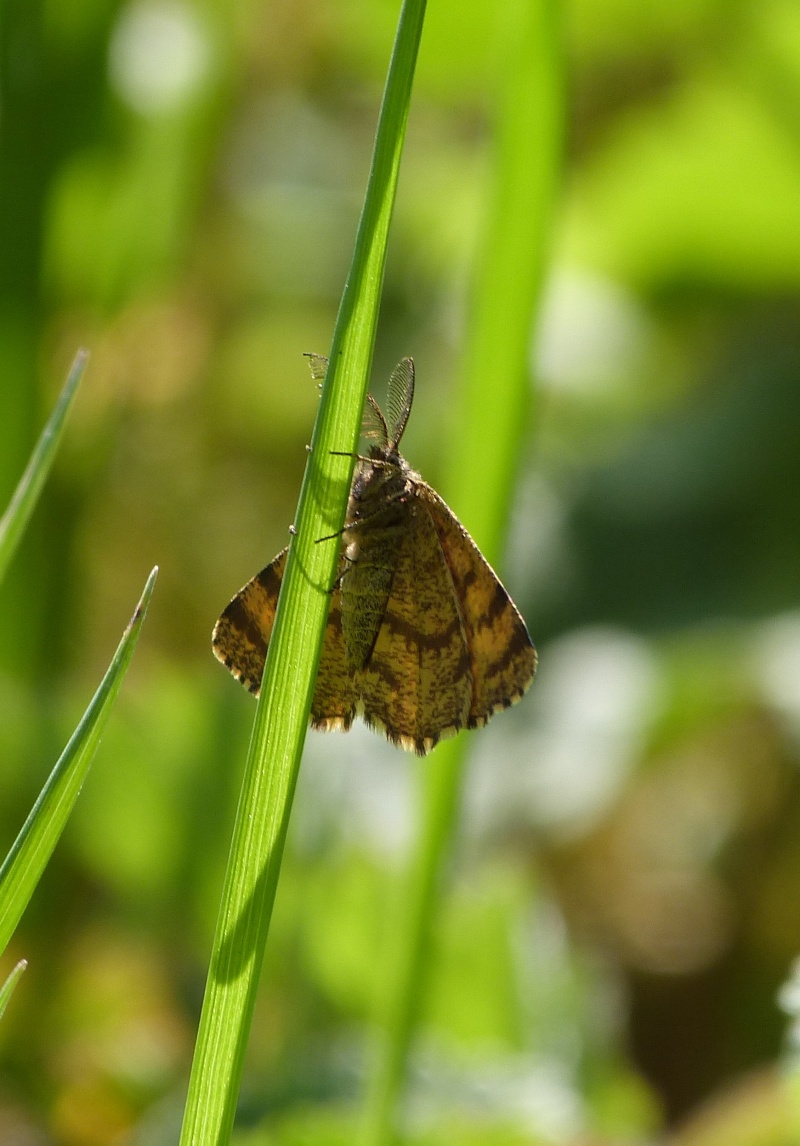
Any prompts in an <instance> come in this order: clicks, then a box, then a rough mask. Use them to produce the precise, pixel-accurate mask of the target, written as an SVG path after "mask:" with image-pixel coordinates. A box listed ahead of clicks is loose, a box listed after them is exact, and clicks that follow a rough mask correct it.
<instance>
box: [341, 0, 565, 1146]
mask: <svg viewBox="0 0 800 1146" xmlns="http://www.w3.org/2000/svg"><path fill="white" fill-rule="evenodd" d="M505 11H506V13H507V19H508V26H507V28H506V29H505V32H506V45H507V48H506V53H505V56H504V58H503V60H502V67H503V76H504V85H503V90H502V92H501V96H500V105H499V110H498V119H497V131H496V145H495V156H494V165H493V172H492V185H491V189H490V193H489V201H488V211H487V217H486V224H485V232H484V237H483V249H482V256H481V258H480V260H479V263H478V267H477V273H476V279H475V287H474V290H473V299H472V309H471V314H470V321H469V323H468V329H469V331H470V336H469V341H468V345H467V349H466V354H465V368H464V379H463V387H462V390H461V392H460V395H459V398H458V400H457V406H456V408H455V410H454V432H453V436H452V438H451V441H450V451H449V464H448V466H447V468H446V474H445V483H444V485H443V490H444V493H445V496H446V498H447V501H448V502H449V504H450V505H452V507H453V509H454V510H455V512H456V513H457V514H458V516H459V518H460V519H461V520H462V521H463V522H464V524H465V525H466V527H467V528H468V529H469V531H470V532H471V533H472V535H473V537H474V538H475V539H476V541H477V542H478V544H479V545H480V546H481V548H482V549H483V551H484V553H485V554H486V556H487V558H488V559H489V561H490V562H491V563H492V564H495V565H496V564H497V563H498V559H499V557H500V556H501V554H502V544H503V539H504V536H505V530H506V523H507V520H508V515H509V509H510V505H511V498H512V495H513V490H514V484H515V480H516V476H517V471H518V467H519V459H520V455H521V451H522V446H523V442H524V438H525V435H526V433H527V432H528V425H529V417H528V411H529V405H530V381H529V362H530V345H531V332H532V330H533V326H534V320H535V315H536V310H537V306H538V301H539V296H540V292H541V286H542V281H543V278H544V274H545V269H546V267H547V262H548V253H549V245H550V237H551V232H552V217H553V212H554V205H555V202H556V198H557V193H558V187H559V181H560V172H561V158H562V148H563V131H564V98H563V76H562V70H563V60H562V52H561V42H560V28H559V19H558V16H559V4H558V2H557V0H543V2H542V3H537V4H531V3H529V2H528V0H513V2H512V3H510V4H509V6H508V8H507V9H505ZM465 459H469V464H465ZM468 743H469V741H468V739H467V738H466V737H464V736H460V737H459V738H458V739H456V740H448V741H445V742H444V743H443V744H440V745H439V746H438V748H436V750H435V751H434V752H433V753H432V755H431V757H429V758H428V760H427V761H426V764H425V771H424V783H425V802H424V812H423V822H422V825H421V827H420V833H419V839H418V843H417V847H416V852H415V855H414V856H413V858H412V861H411V866H410V870H409V874H408V882H407V887H406V892H405V899H404V902H403V905H402V906H401V908H400V910H399V912H398V927H397V936H396V939H395V941H394V943H392V944H391V945H390V946H391V949H392V950H394V951H395V952H396V955H395V965H394V967H393V968H391V969H390V982H389V994H388V1004H387V1010H386V1015H385V1032H384V1035H383V1038H382V1043H381V1046H380V1048H379V1054H378V1060H377V1066H376V1070H375V1073H374V1076H373V1079H372V1082H371V1087H370V1092H369V1095H368V1099H367V1106H366V1115H365V1122H364V1129H363V1137H362V1139H361V1141H362V1142H363V1144H364V1146H386V1144H388V1143H390V1142H392V1141H393V1140H394V1138H395V1136H396V1133H397V1108H398V1102H399V1097H400V1093H401V1090H402V1086H403V1082H404V1078H405V1069H406V1062H407V1059H408V1054H409V1050H410V1047H411V1042H412V1038H413V1032H414V1027H415V1024H416V1022H417V1019H418V1016H419V1010H420V1005H421V1000H422V997H423V993H424V989H425V986H426V970H427V968H428V967H429V966H430V964H431V961H432V959H431V942H432V935H431V933H432V928H433V920H434V918H435V916H436V910H437V907H438V903H439V896H440V890H441V883H442V873H443V868H444V864H445V860H446V858H447V856H448V853H449V849H450V843H451V840H452V837H453V833H454V830H455V825H456V821H457V817H458V811H459V807H460V797H461V789H462V776H463V769H464V759H465V754H466V749H467V747H468Z"/></svg>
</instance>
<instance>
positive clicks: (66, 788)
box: [0, 568, 158, 954]
mask: <svg viewBox="0 0 800 1146" xmlns="http://www.w3.org/2000/svg"><path fill="white" fill-rule="evenodd" d="M157 572H158V570H157V568H156V569H154V570H153V572H152V573H151V574H150V576H149V577H148V579H147V584H146V585H145V587H144V592H143V593H142V596H141V599H140V601H139V604H138V605H137V606H136V610H135V612H134V614H133V617H132V618H131V621H130V624H129V625H128V627H127V629H126V630H125V633H124V634H123V637H122V640H121V641H120V643H119V647H118V648H117V651H116V653H115V654H114V659H113V660H112V661H111V664H110V665H109V667H108V670H107V672H106V674H105V676H104V677H103V679H102V681H101V683H100V687H99V688H98V690H97V692H96V693H95V694H94V696H93V697H92V700H91V702H90V704H89V707H88V708H87V709H86V712H85V713H84V715H83V717H82V718H81V721H80V723H79V724H78V727H77V728H76V729H75V732H74V733H73V734H72V737H71V738H70V741H69V743H68V744H67V746H66V748H65V749H64V751H63V752H62V754H61V756H60V758H59V760H58V763H57V764H56V766H55V768H54V769H53V771H52V772H51V773H50V775H49V777H48V779H47V782H46V783H45V786H44V787H43V788H42V791H41V792H40V793H39V797H38V799H37V801H36V803H35V804H34V806H33V808H32V809H31V812H30V815H29V816H28V818H27V820H26V821H25V823H24V825H23V827H22V830H21V831H20V833H19V835H18V836H17V838H16V840H15V841H14V844H13V846H12V848H11V851H10V852H9V853H8V855H7V856H6V859H5V861H4V863H3V866H2V867H0V954H2V952H3V951H4V950H5V948H6V946H7V944H8V941H9V939H10V938H11V936H12V935H13V934H14V930H15V928H16V926H17V924H18V922H19V920H20V917H21V915H22V913H23V911H24V910H25V908H26V906H27V904H28V901H29V899H30V898H31V896H32V895H33V892H34V889H35V888H36V885H37V883H38V882H39V879H40V877H41V875H42V872H43V871H44V869H45V866H46V864H47V861H48V860H49V858H50V855H51V854H52V851H53V848H54V847H55V846H56V843H57V842H58V839H59V837H60V835H61V833H62V831H63V830H64V826H65V824H66V822H67V818H68V816H69V814H70V812H71V811H72V807H73V805H74V803H75V800H76V799H77V797H78V793H79V792H80V790H81V786H82V784H83V782H84V780H85V779H86V774H87V772H88V771H89V765H90V764H91V762H92V757H93V756H94V753H95V750H96V748H97V745H98V744H99V742H100V737H101V735H102V733H103V729H104V728H105V725H106V721H107V719H108V715H109V713H110V711H111V707H112V705H113V703H114V700H115V698H116V695H117V693H118V692H119V689H120V685H121V684H122V680H123V678H124V676H125V673H126V671H127V668H128V665H129V664H130V660H131V657H132V656H133V650H134V649H135V648H136V642H137V641H138V639H139V633H140V631H141V627H142V622H143V620H144V617H145V613H146V612H147V605H148V603H149V601H150V597H151V595H152V592H153V586H154V585H155V580H156V573H157Z"/></svg>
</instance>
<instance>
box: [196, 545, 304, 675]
mask: <svg viewBox="0 0 800 1146" xmlns="http://www.w3.org/2000/svg"><path fill="white" fill-rule="evenodd" d="M288 552H289V550H288V549H282V550H281V551H280V553H279V554H278V556H277V557H276V558H275V559H274V561H271V562H270V564H269V565H267V567H266V568H265V569H262V570H261V572H260V573H256V575H255V577H253V578H251V580H249V581H248V582H247V584H246V585H245V586H244V588H243V589H240V590H239V592H238V593H237V594H236V596H235V597H234V598H233V600H232V601H231V602H230V604H229V605H227V606H226V607H225V609H224V610H223V612H222V615H221V616H220V618H219V620H218V621H217V623H216V625H215V626H214V632H213V633H212V636H211V646H212V648H213V650H214V656H215V657H216V658H217V660H220V661H222V663H223V664H224V665H225V667H226V668H228V669H230V671H231V672H232V673H233V675H234V676H235V677H236V679H237V680H238V681H241V683H242V684H243V685H244V686H245V688H249V689H250V691H251V692H252V693H255V695H256V696H258V694H259V692H260V691H261V677H262V675H263V672H264V661H265V660H266V657H267V645H268V644H269V638H270V636H271V634H272V625H273V623H274V621H275V609H276V608H277V605H278V593H279V592H280V589H281V580H282V578H283V570H284V569H285V567H286V554H287V553H288Z"/></svg>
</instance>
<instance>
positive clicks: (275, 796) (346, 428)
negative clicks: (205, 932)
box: [181, 0, 425, 1146]
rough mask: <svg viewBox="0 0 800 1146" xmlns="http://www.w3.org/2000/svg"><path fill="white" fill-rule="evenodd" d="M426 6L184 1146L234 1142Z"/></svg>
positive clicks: (314, 489) (410, 45)
mask: <svg viewBox="0 0 800 1146" xmlns="http://www.w3.org/2000/svg"><path fill="white" fill-rule="evenodd" d="M424 15H425V0H405V2H404V4H403V8H402V12H401V15H400V22H399V26H398V31H397V37H396V40H395V45H394V50H393V53H392V60H391V64H390V67H389V75H388V77H387V81H386V89H385V93H384V99H383V104H382V106H381V113H380V118H379V123H378V130H377V134H376V140H375V149H374V152H373V161H372V168H371V171H370V177H369V183H368V186H367V192H366V197H365V201H364V208H363V211H362V215H361V220H360V222H359V228H358V234H357V237H356V245H355V252H354V255H353V262H352V266H351V269H350V274H349V275H348V279H347V283H346V285H345V289H344V293H343V296H342V303H341V306H340V308H339V314H338V316H337V321H336V328H335V331H334V337H333V344H332V347H331V355H330V366H329V368H328V373H327V376H326V379H325V383H324V385H323V390H322V397H321V400H320V407H319V411H318V414H317V420H316V424H315V427H314V434H313V436H312V442H311V453H310V455H309V461H308V465H307V467H306V473H305V477H304V479H303V487H302V490H301V493H300V501H299V504H298V509H297V516H296V518H295V526H296V533H295V535H294V536H293V538H292V542H291V545H290V549H289V557H288V561H287V566H286V573H285V576H284V579H283V585H282V588H281V593H280V599H279V603H278V611H277V615H276V618H275V626H274V629H273V632H272V636H271V639H270V644H269V652H268V655H267V663H266V665H265V668H264V676H263V681H262V687H261V697H260V700H259V703H258V708H257V710H256V717H255V723H254V726H253V733H252V737H251V741H250V748H249V751H248V758H247V763H246V766H245V777H244V781H243V786H242V792H241V796H240V799H239V807H238V810H237V816H236V823H235V826H234V834H233V840H232V843H231V852H230V857H229V860H228V869H227V872H226V877H225V886H224V889H223V894H222V902H221V906H220V913H219V917H218V921H217V930H216V935H215V938H214V945H213V950H212V955H211V965H210V968H209V974H208V982H207V985H206V994H205V998H204V1001H203V1011H202V1015H201V1020H200V1030H199V1033H198V1039H197V1045H196V1047H195V1055H194V1062H193V1064H192V1074H191V1079H190V1084H189V1095H188V1099H187V1105H186V1111H185V1115H184V1123H183V1130H182V1135H181V1143H182V1146H224V1143H226V1142H228V1141H229V1138H230V1132H231V1128H232V1125H233V1119H234V1114H235V1110H236V1101H237V1097H238V1093H239V1085H240V1081H241V1075H242V1067H243V1061H244V1053H245V1048H246V1044H247V1038H248V1034H249V1030H250V1023H251V1020H252V1013H253V1006H254V1003H255V995H256V989H257V986H258V978H259V972H260V969H261V963H262V959H263V953H264V947H265V944H266V940H267V934H268V931H269V923H270V917H271V914H272V906H273V903H274V899H275V890H276V887H277V882H278V875H279V872H280V865H281V859H282V856H283V846H284V841H285V839H286V831H287V827H288V823H289V815H290V811H291V805H292V798H293V795H294V790H295V785H296V781H297V773H298V770H299V766H300V755H301V753H302V749H303V744H304V742H305V734H306V726H307V721H308V713H309V709H310V706H311V698H312V695H313V688H314V678H315V674H316V667H317V663H318V661H319V653H320V649H321V646H322V639H323V635H324V629H325V621H326V617H327V613H328V607H329V604H330V597H329V594H328V587H329V586H330V585H331V584H332V583H333V579H334V576H335V567H336V563H337V558H338V550H339V546H338V545H337V544H327V545H326V544H323V545H317V544H316V541H317V539H318V538H320V537H323V536H325V535H328V534H331V533H334V532H335V531H336V530H338V529H339V528H340V527H341V525H342V523H343V521H344V514H345V509H346V505H347V496H348V493H349V489H350V482H351V479H352V471H353V465H354V459H353V458H352V457H342V456H340V455H334V454H333V453H332V451H333V450H338V451H343V450H349V451H352V450H353V449H354V447H355V445H356V442H357V439H358V432H359V426H360V421H361V411H362V408H363V404H364V398H365V395H366V389H367V382H368V376H369V367H370V363H371V359H372V349H373V343H374V339H375V329H376V326H377V320H378V308H379V304H380V293H381V287H382V283H383V274H384V267H385V262H386V246H387V240H388V232H389V223H390V220H391V215H392V209H393V206H394V200H395V193H396V188H397V177H398V171H399V166H400V157H401V154H402V148H403V141H404V138H405V130H406V123H407V119H408V108H409V104H410V100H411V88H412V82H413V77H414V69H415V65H416V58H417V51H418V48H419V41H420V36H421V34H422V23H423V19H424Z"/></svg>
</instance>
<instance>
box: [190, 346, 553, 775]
mask: <svg viewBox="0 0 800 1146" xmlns="http://www.w3.org/2000/svg"><path fill="white" fill-rule="evenodd" d="M309 358H310V359H311V368H312V373H313V374H314V376H315V377H317V378H321V377H323V376H324V373H325V367H326V365H327V359H325V358H323V357H322V356H320V355H309ZM413 399H414V363H413V360H412V359H411V358H404V359H403V360H402V361H401V362H400V363H399V364H398V366H397V367H395V369H394V371H393V372H392V375H391V378H390V380H389V389H388V398H387V406H386V414H385V415H384V413H383V411H382V410H381V408H380V406H379V405H378V403H377V402H376V401H375V399H374V398H373V397H372V395H369V396H368V399H367V405H366V407H365V411H364V422H363V427H362V430H363V435H364V437H365V438H366V439H367V440H368V441H369V442H371V446H370V449H369V455H368V456H366V457H362V456H360V457H359V459H358V462H357V465H356V469H355V473H354V477H353V484H352V487H351V491H350V498H349V502H348V506H347V515H346V518H345V526H344V529H343V530H342V532H341V538H340V540H339V544H340V547H341V548H340V556H339V564H338V576H337V580H336V583H335V586H334V588H333V591H332V593H331V605H330V613H329V615H328V622H327V627H326V630H325V637H324V641H323V645H322V653H321V657H320V663H319V671H318V675H317V682H316V686H315V690H314V696H313V700H312V703H311V713H310V721H311V724H312V726H313V727H314V728H317V729H323V730H330V729H334V728H337V729H342V730H344V731H346V730H347V729H349V728H350V726H351V725H352V723H353V720H354V718H355V717H356V716H360V717H361V718H362V719H363V720H364V722H365V723H366V724H367V725H368V726H369V727H370V728H373V729H376V730H378V731H380V732H382V733H383V734H384V735H385V736H386V737H387V738H388V739H389V740H390V741H391V742H392V743H393V744H396V745H399V746H400V747H402V748H405V749H407V750H409V751H413V752H416V753H418V754H419V755H421V756H424V755H425V754H426V753H428V752H430V750H431V749H432V748H433V747H434V745H435V744H436V743H437V742H438V741H439V740H440V739H441V738H442V737H445V736H452V735H454V734H455V733H456V732H458V731H459V730H460V729H462V728H478V727H480V726H481V725H484V724H486V722H487V721H488V720H489V719H490V718H491V717H492V715H493V714H494V713H496V712H499V711H500V710H501V709H504V708H507V707H508V706H509V705H511V704H514V703H515V702H516V701H518V700H519V699H520V698H521V697H522V696H523V695H524V693H525V691H526V690H527V688H528V687H529V685H530V684H531V681H532V680H533V677H534V674H535V672H536V650H535V648H534V646H533V643H532V641H531V639H530V636H529V635H528V630H527V628H526V627H525V622H524V621H523V619H522V617H521V616H520V614H519V611H518V610H517V608H516V606H515V605H514V602H513V601H512V600H511V598H510V597H509V595H508V593H507V592H506V590H505V589H504V588H503V586H502V584H501V583H500V579H499V578H498V577H497V574H496V573H495V572H494V570H493V569H492V568H491V567H490V565H489V564H488V562H487V561H486V560H485V558H484V557H483V555H482V553H481V551H480V550H479V549H478V547H477V545H476V544H475V542H474V541H473V540H472V538H471V537H470V535H469V533H467V531H466V529H465V528H464V526H463V525H462V524H461V523H460V522H459V521H458V519H457V518H456V516H455V514H454V513H453V512H452V511H451V510H450V509H449V508H448V506H447V505H446V504H445V503H444V501H442V499H441V498H440V497H439V495H438V494H437V493H436V492H435V491H434V490H433V489H432V488H431V487H430V486H429V485H427V483H426V482H424V481H423V480H422V478H421V477H420V475H419V474H418V473H416V472H415V471H414V470H413V469H412V468H411V467H410V466H409V464H408V462H406V460H405V458H403V456H402V455H401V454H400V453H399V449H398V447H399V445H400V440H401V438H402V436H403V433H404V431H405V428H406V425H407V423H408V417H409V414H410V412H411V405H412V402H413ZM326 540H331V539H326ZM287 552H288V549H284V550H282V551H281V552H280V553H279V554H278V555H277V557H275V559H274V560H273V561H272V562H271V563H270V564H269V565H267V567H266V568H265V569H262V570H261V572H260V573H257V574H256V576H255V577H253V578H252V580H250V581H248V583H247V584H246V585H245V586H244V588H242V589H240V590H239V592H238V593H237V594H236V596H235V597H234V598H233V600H232V601H231V602H230V604H229V605H228V606H227V608H226V609H225V610H224V612H223V613H222V615H221V617H220V618H219V620H218V621H217V623H216V626H215V627H214V632H213V636H212V646H213V650H214V653H215V655H216V656H217V658H218V659H219V660H220V661H222V663H223V664H224V665H225V666H226V667H227V668H228V669H230V671H231V673H232V674H233V675H234V676H235V677H236V679H237V680H239V681H241V683H242V684H243V685H245V687H246V688H248V689H250V691H251V692H253V693H255V694H256V695H258V692H259V690H260V688H261V676H262V673H263V670H264V661H265V658H266V654H267V646H268V644H269V639H270V634H271V632H272V625H273V621H274V619H275V609H276V606H277V603H278V593H279V591H280V586H281V578H282V577H283V572H284V568H285V566H286V555H287Z"/></svg>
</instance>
